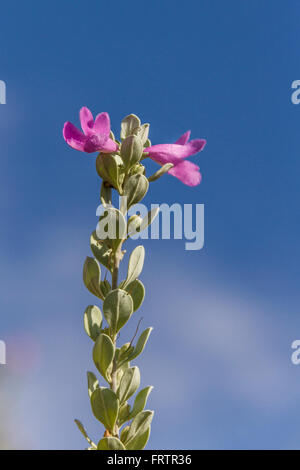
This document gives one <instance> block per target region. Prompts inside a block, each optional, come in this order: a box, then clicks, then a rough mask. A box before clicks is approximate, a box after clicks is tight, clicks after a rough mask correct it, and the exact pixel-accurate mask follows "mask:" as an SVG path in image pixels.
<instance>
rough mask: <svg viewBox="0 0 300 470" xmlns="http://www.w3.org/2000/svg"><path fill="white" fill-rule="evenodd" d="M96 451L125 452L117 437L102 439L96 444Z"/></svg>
mask: <svg viewBox="0 0 300 470" xmlns="http://www.w3.org/2000/svg"><path fill="white" fill-rule="evenodd" d="M97 449H98V450H126V449H125V447H124V446H123V444H122V442H121V441H120V440H119V439H118V438H117V437H103V438H102V439H101V441H99V443H98V447H97Z"/></svg>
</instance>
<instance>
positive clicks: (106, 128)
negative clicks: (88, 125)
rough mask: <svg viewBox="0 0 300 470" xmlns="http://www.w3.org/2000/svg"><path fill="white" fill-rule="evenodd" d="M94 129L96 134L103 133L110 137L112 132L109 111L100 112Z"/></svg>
mask: <svg viewBox="0 0 300 470" xmlns="http://www.w3.org/2000/svg"><path fill="white" fill-rule="evenodd" d="M94 131H95V133H96V134H102V135H105V136H106V137H109V134H110V118H109V114H108V113H100V114H98V116H97V117H96V119H95V123H94Z"/></svg>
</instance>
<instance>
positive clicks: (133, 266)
mask: <svg viewBox="0 0 300 470" xmlns="http://www.w3.org/2000/svg"><path fill="white" fill-rule="evenodd" d="M144 259H145V248H144V247H143V246H142V245H139V246H137V247H136V248H135V249H134V250H133V252H132V253H131V255H130V258H129V263H128V271H127V277H126V280H125V283H124V286H123V287H126V286H128V285H129V284H130V283H131V282H133V281H135V280H136V279H137V278H138V277H139V275H140V274H141V272H142V269H143V265H144Z"/></svg>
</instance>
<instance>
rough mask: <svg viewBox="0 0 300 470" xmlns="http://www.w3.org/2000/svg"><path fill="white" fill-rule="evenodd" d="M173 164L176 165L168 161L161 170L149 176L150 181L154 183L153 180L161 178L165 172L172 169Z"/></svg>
mask: <svg viewBox="0 0 300 470" xmlns="http://www.w3.org/2000/svg"><path fill="white" fill-rule="evenodd" d="M173 166H174V165H173V163H166V164H165V165H164V166H162V167H161V168H160V169H159V170H157V171H156V172H155V173H154V174H153V175H151V176H149V178H148V181H149V183H152V182H153V181H156V180H158V179H159V178H161V177H162V176H163V175H164V174H165V173H167V172H168V171H169V170H171V168H173Z"/></svg>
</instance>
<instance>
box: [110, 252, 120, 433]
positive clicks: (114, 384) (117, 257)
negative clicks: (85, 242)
mask: <svg viewBox="0 0 300 470" xmlns="http://www.w3.org/2000/svg"><path fill="white" fill-rule="evenodd" d="M121 253H122V243H120V245H119V247H118V248H117V250H116V252H115V257H114V267H113V272H112V277H111V287H112V290H114V289H117V287H118V276H119V266H120V260H121ZM112 341H113V343H114V345H115V346H116V341H117V337H116V335H114V337H113V338H112ZM110 388H111V390H112V391H113V392H114V393H116V392H117V362H116V360H115V359H114V361H113V367H112V372H111V382H110ZM115 434H116V435H118V434H119V429H118V427H117V425H116V427H115Z"/></svg>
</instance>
